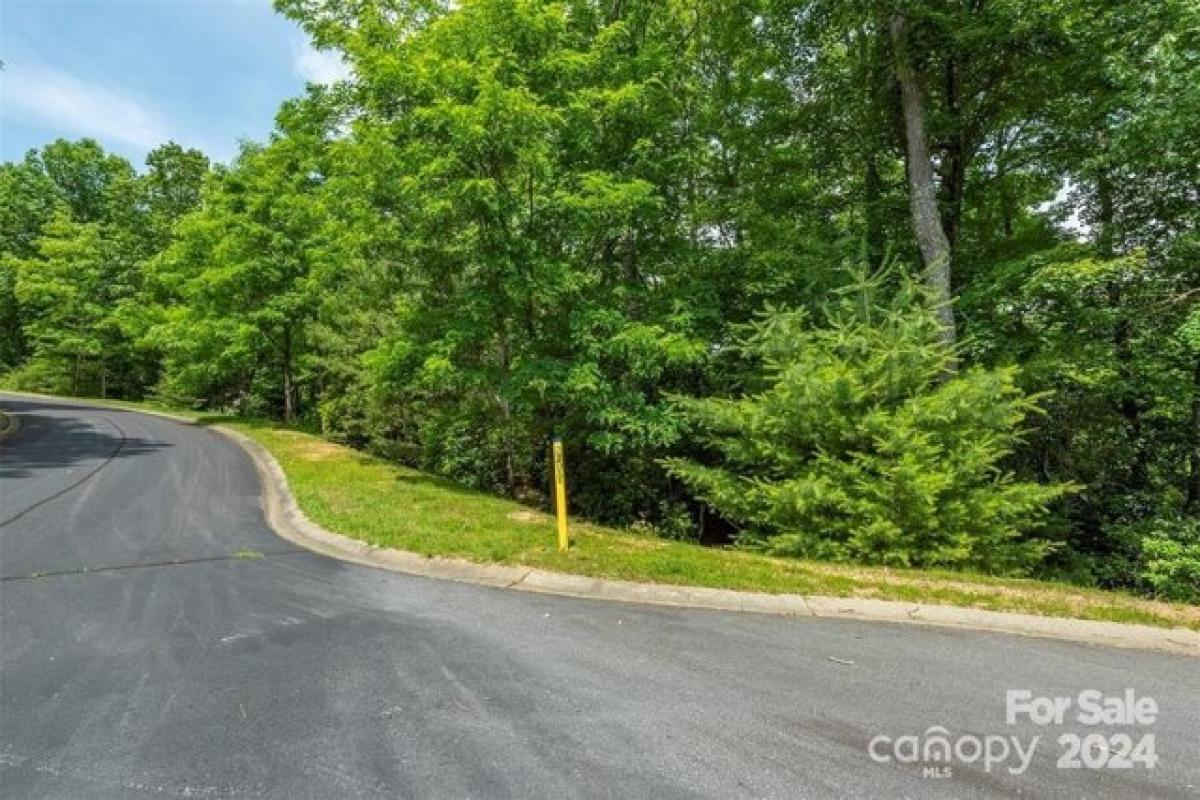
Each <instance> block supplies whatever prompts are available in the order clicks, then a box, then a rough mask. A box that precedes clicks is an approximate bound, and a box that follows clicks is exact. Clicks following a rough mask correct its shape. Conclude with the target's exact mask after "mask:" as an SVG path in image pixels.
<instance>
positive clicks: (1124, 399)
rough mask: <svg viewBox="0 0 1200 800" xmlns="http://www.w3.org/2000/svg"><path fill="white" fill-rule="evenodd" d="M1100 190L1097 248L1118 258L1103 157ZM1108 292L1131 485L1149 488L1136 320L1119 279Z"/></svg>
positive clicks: (1103, 145) (1102, 144)
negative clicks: (1127, 308)
mask: <svg viewBox="0 0 1200 800" xmlns="http://www.w3.org/2000/svg"><path fill="white" fill-rule="evenodd" d="M1096 141H1097V146H1098V148H1099V150H1100V152H1101V155H1104V153H1105V152H1106V151H1107V149H1108V136H1107V134H1106V132H1105V131H1103V130H1102V131H1099V132H1098V133H1097V135H1096ZM1096 194H1097V200H1098V202H1099V206H1100V208H1099V219H1098V220H1097V222H1098V223H1099V224H1098V226H1097V231H1096V249H1097V251H1098V252H1099V254H1100V257H1101V258H1102V259H1105V260H1109V259H1113V258H1116V255H1117V230H1116V206H1115V202H1114V198H1113V185H1112V178H1111V177H1110V175H1109V172H1108V166H1107V165H1106V164H1105V163H1103V161H1102V163H1101V166H1100V168H1099V171H1098V172H1097V174H1096ZM1107 293H1108V304H1109V306H1110V307H1111V308H1112V310H1113V312H1114V313H1115V314H1116V322H1115V323H1114V325H1113V339H1112V342H1113V354H1114V356H1115V357H1116V361H1117V365H1116V366H1117V378H1118V380H1120V382H1121V386H1120V391H1119V396H1118V398H1117V401H1116V406H1117V412H1118V413H1120V415H1121V417H1122V418H1123V419H1124V420H1125V430H1126V434H1127V436H1128V437H1129V443H1130V446H1131V447H1132V448H1133V456H1132V460H1131V462H1130V464H1129V480H1128V488H1129V489H1132V490H1140V489H1144V488H1146V486H1147V485H1148V484H1149V482H1150V466H1149V453H1147V451H1146V446H1145V442H1143V441H1142V410H1143V409H1142V401H1141V399H1140V398H1139V397H1138V392H1137V390H1136V389H1135V388H1134V387H1135V385H1136V376H1135V375H1134V363H1135V362H1134V353H1133V322H1132V321H1131V320H1130V317H1129V315H1128V314H1126V313H1125V312H1124V309H1123V308H1122V306H1123V305H1124V302H1125V296H1124V293H1123V292H1122V291H1121V284H1120V281H1119V280H1118V279H1114V280H1112V281H1111V282H1110V283H1109V284H1108V291H1107Z"/></svg>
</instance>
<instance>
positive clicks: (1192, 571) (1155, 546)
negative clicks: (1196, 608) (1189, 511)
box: [1139, 519, 1200, 603]
mask: <svg viewBox="0 0 1200 800" xmlns="http://www.w3.org/2000/svg"><path fill="white" fill-rule="evenodd" d="M1141 560H1142V569H1141V573H1140V576H1139V577H1140V578H1141V579H1142V581H1144V582H1145V583H1146V585H1147V586H1148V587H1149V588H1150V589H1151V591H1153V592H1154V594H1156V595H1158V596H1159V597H1162V598H1164V599H1167V600H1178V601H1181V602H1185V603H1195V602H1198V601H1200V521H1197V520H1196V519H1174V520H1160V521H1158V523H1157V524H1156V525H1155V526H1154V530H1152V531H1151V532H1150V535H1148V536H1146V537H1144V538H1143V539H1142V540H1141Z"/></svg>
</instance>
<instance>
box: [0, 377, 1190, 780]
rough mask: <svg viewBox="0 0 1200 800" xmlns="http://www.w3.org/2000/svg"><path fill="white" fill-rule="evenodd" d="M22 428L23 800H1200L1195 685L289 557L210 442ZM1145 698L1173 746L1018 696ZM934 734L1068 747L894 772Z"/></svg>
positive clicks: (5, 571) (15, 636)
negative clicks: (1098, 742)
mask: <svg viewBox="0 0 1200 800" xmlns="http://www.w3.org/2000/svg"><path fill="white" fill-rule="evenodd" d="M0 407H2V408H4V409H6V410H8V411H10V412H16V413H17V414H19V415H20V418H21V421H22V428H21V430H20V432H18V434H17V435H16V436H15V437H13V438H12V439H10V440H9V441H7V442H5V443H3V444H0V795H2V796H3V797H5V798H26V797H55V798H58V797H69V798H104V797H114V798H135V797H243V796H246V797H280V798H306V797H321V798H350V797H479V798H502V797H552V798H566V797H619V798H634V797H654V798H656V800H661V799H665V798H673V797H714V798H736V797H787V798H793V797H795V798H800V797H905V796H907V797H1016V796H1021V797H1113V798H1149V797H1200V661H1197V660H1196V659H1189V658H1186V657H1182V656H1171V655H1164V654H1155V653H1144V652H1127V651H1119V650H1111V649H1105V648H1100V647H1092V646H1085V645H1076V644H1068V643H1059V642H1050V641H1041V640H1033V639H1022V638H1018V637H1010V636H1003V635H991V634H984V633H969V632H959V631H947V630H938V629H932V628H919V627H913V626H895V625H880V624H870V623H861V622H850V621H842V622H839V621H836V620H821V619H786V618H776V617H770V616H756V615H738V614H731V613H722V612H709V611H700V610H696V611H689V610H672V609H661V608H649V607H637V606H628V605H619V604H606V603H601V602H590V601H581V600H573V599H567V598H557V597H548V596H541V595H532V594H526V593H521V592H512V591H504V590H499V589H491V588H484V587H475V586H468V585H462V584H455V583H448V582H441V581H434V580H428V579H422V578H415V577H410V576H404V575H397V574H392V573H387V572H382V571H377V570H373V569H369V568H365V567H359V566H353V565H347V564H343V563H340V562H337V561H334V560H331V559H328V558H324V557H321V556H317V555H314V554H311V553H307V552H302V551H297V550H296V549H295V548H294V547H292V546H291V545H289V544H288V543H286V542H284V541H283V540H281V539H278V538H277V537H275V536H274V535H273V534H272V533H271V531H270V529H269V528H268V527H267V526H266V524H265V523H264V521H263V517H262V513H261V511H260V508H259V504H258V502H259V501H258V480H257V478H256V475H255V472H254V469H253V467H252V466H251V463H250V461H249V460H248V459H247V458H246V457H245V456H244V455H243V453H242V452H241V451H240V450H239V449H238V448H237V447H236V446H235V445H233V444H231V443H229V442H228V441H226V440H225V439H224V438H222V437H220V436H219V435H217V434H216V433H214V432H212V431H208V430H205V429H203V428H198V427H189V426H185V425H180V424H177V423H174V422H171V421H167V420H163V419H159V418H154V417H149V416H145V415H141V414H136V413H132V412H122V411H112V410H100V409H95V408H88V407H85V406H82V405H76V404H68V403H52V402H44V401H31V400H27V399H19V398H16V397H13V396H7V397H4V396H0ZM239 552H240V555H239ZM251 552H253V553H257V554H261V557H246V556H247V555H248V554H250V553H251ZM1127 687H1131V688H1133V689H1135V690H1136V692H1137V694H1138V695H1139V696H1140V695H1145V696H1149V697H1152V698H1153V699H1154V700H1155V701H1156V703H1157V706H1158V711H1159V713H1158V715H1157V718H1156V721H1155V722H1154V723H1153V724H1152V725H1143V726H1125V727H1123V728H1122V727H1120V726H1116V727H1103V726H1101V727H1098V728H1097V727H1089V726H1084V725H1082V724H1078V723H1076V722H1074V721H1073V716H1072V715H1073V714H1074V709H1072V711H1071V712H1068V715H1067V718H1066V720H1065V722H1064V724H1063V725H1061V726H1059V725H1054V724H1050V725H1047V726H1044V727H1039V726H1036V725H1033V724H1032V723H1030V722H1028V721H1024V720H1022V721H1021V722H1020V723H1018V724H1012V725H1010V724H1007V723H1006V720H1005V691H1006V690H1008V689H1013V690H1021V689H1027V690H1030V691H1032V692H1033V693H1034V694H1037V695H1048V696H1068V697H1076V696H1077V695H1078V694H1079V692H1080V691H1082V690H1085V689H1096V690H1099V691H1101V692H1104V693H1105V694H1106V695H1117V694H1121V693H1123V692H1124V690H1125V689H1126V688H1127ZM931 726H941V727H943V728H945V729H946V730H947V731H948V732H949V734H950V738H951V741H952V742H961V741H962V739H961V737H963V736H976V737H980V739H981V740H983V738H984V737H987V736H997V737H999V736H1007V737H1011V736H1017V737H1018V738H1019V740H1020V741H1021V742H1022V747H1026V748H1027V747H1028V746H1029V743H1030V742H1031V739H1032V737H1033V736H1035V735H1036V736H1040V737H1041V738H1040V740H1039V741H1038V743H1037V744H1036V745H1035V750H1034V754H1033V757H1032V762H1031V764H1030V766H1029V767H1028V769H1027V770H1026V771H1025V772H1023V773H1022V774H1019V775H1015V774H1012V773H1011V772H1010V771H1009V768H1010V767H1011V768H1015V767H1016V766H1017V764H1018V759H1017V757H1016V756H1015V755H1014V756H1012V757H1010V758H1009V759H1007V760H1006V761H1005V763H1003V764H998V765H992V768H991V770H990V771H988V770H986V769H985V768H984V765H983V763H982V762H981V761H972V762H971V763H966V761H967V758H966V757H967V756H971V755H973V754H974V748H973V747H971V746H967V747H964V748H963V759H961V760H958V761H955V762H954V763H951V764H950V772H951V775H950V776H949V777H941V778H938V777H923V776H922V765H921V764H914V763H898V762H897V761H895V760H894V759H893V760H892V761H891V762H888V763H878V762H876V761H875V760H873V759H872V758H871V756H870V755H869V754H868V745H869V743H870V742H871V741H872V739H873V738H874V737H876V736H881V735H882V736H889V737H892V739H895V738H897V737H902V736H905V735H908V734H924V733H925V732H926V731H927V729H929V728H930V727H931ZM1120 731H1124V732H1126V733H1129V734H1134V737H1133V738H1134V740H1135V741H1136V740H1140V738H1141V736H1142V735H1144V734H1147V733H1150V734H1152V735H1153V736H1154V741H1155V746H1156V751H1157V756H1158V764H1157V766H1156V767H1154V768H1153V769H1147V768H1145V767H1144V766H1135V767H1134V768H1132V769H1113V768H1097V769H1089V768H1080V769H1060V768H1058V767H1057V765H1056V762H1057V760H1058V758H1059V756H1060V755H1061V754H1062V753H1063V752H1065V749H1064V748H1065V745H1060V744H1059V743H1058V741H1057V739H1058V737H1059V736H1060V735H1062V734H1064V733H1068V734H1070V733H1075V734H1078V735H1085V734H1092V733H1097V732H1100V733H1103V734H1106V735H1107V734H1112V733H1117V732H1120ZM985 741H986V740H985ZM889 746H890V745H889V744H887V743H882V744H880V743H877V745H876V748H877V749H876V752H877V753H881V754H883V755H886V754H888V752H889V750H888V748H889ZM1114 749H1116V750H1120V749H1121V744H1120V742H1117V743H1116V747H1115V748H1114ZM891 752H894V751H891ZM1108 758H1110V755H1109V754H1108V752H1107V751H1096V752H1095V754H1094V755H1093V760H1095V759H1108ZM934 765H935V766H936V764H934Z"/></svg>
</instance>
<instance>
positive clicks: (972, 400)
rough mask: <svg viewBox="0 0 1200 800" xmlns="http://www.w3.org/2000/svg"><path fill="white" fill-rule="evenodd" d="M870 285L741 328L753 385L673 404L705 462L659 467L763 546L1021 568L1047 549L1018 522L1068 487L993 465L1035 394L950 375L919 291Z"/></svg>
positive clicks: (1034, 520) (1030, 519) (843, 556)
mask: <svg viewBox="0 0 1200 800" xmlns="http://www.w3.org/2000/svg"><path fill="white" fill-rule="evenodd" d="M880 294H881V289H880V281H879V280H878V279H876V280H872V281H868V280H859V281H857V282H856V284H855V285H854V286H853V287H851V288H850V289H848V290H846V291H845V292H844V293H843V294H841V295H840V296H839V297H838V298H837V300H836V301H835V302H834V303H833V304H832V305H831V306H830V307H828V308H826V309H824V310H823V312H822V313H821V314H820V315H819V321H820V324H816V323H814V320H813V319H812V318H810V316H809V315H807V314H805V313H802V312H799V311H782V312H768V313H767V314H766V315H765V316H764V317H763V318H762V319H761V320H760V321H759V322H757V323H755V324H753V325H752V326H750V328H749V330H748V335H747V336H746V337H745V338H744V340H743V341H742V344H741V345H740V350H741V351H742V353H743V354H744V355H746V356H747V357H748V358H749V359H750V361H751V363H753V364H756V365H757V370H756V373H757V375H758V376H759V377H758V378H757V379H756V380H755V381H754V382H753V384H752V389H753V391H752V393H750V394H748V395H746V396H744V397H742V398H741V399H734V400H731V399H687V398H681V399H679V400H677V407H678V408H679V410H680V411H681V412H682V413H683V415H684V416H685V418H686V419H687V420H688V421H689V423H690V424H691V425H693V426H694V427H695V428H697V429H699V431H700V433H701V436H702V438H703V439H704V441H706V443H707V444H708V445H710V446H711V448H712V450H713V452H714V453H715V455H716V458H715V459H714V460H713V461H712V462H711V463H708V464H702V463H698V462H696V461H693V460H686V459H678V458H676V459H667V460H665V461H664V464H665V466H666V467H667V469H668V470H669V471H670V472H671V473H672V474H674V475H675V476H676V477H678V478H679V479H680V480H682V481H683V482H684V483H685V484H686V485H688V486H689V487H690V488H691V489H692V490H693V491H694V493H695V494H696V495H697V496H698V497H699V498H700V499H702V500H703V501H705V502H707V503H709V504H710V505H711V506H712V507H714V508H715V509H716V510H717V511H719V512H720V513H721V514H722V515H724V516H725V517H727V518H729V519H732V520H734V521H735V522H738V523H740V524H741V525H743V526H744V528H743V530H742V532H741V534H740V541H741V542H743V543H747V544H750V545H752V546H756V547H760V548H762V549H765V550H767V551H769V552H771V553H774V554H783V555H795V556H804V557H818V558H832V559H838V560H856V561H862V562H867V563H875V564H888V565H896V566H914V567H918V566H919V567H957V568H971V569H976V570H982V571H989V572H1004V573H1012V574H1018V573H1022V572H1026V571H1028V569H1029V568H1030V567H1031V566H1033V565H1034V564H1036V563H1037V562H1038V561H1039V560H1040V559H1041V558H1042V556H1043V555H1044V554H1045V553H1046V551H1047V550H1048V548H1049V546H1050V545H1049V544H1048V543H1047V542H1045V541H1040V540H1038V539H1036V538H1033V537H1031V536H1029V535H1028V534H1029V532H1030V531H1032V530H1034V529H1035V528H1036V527H1037V526H1038V523H1039V521H1040V519H1041V518H1042V516H1043V513H1044V510H1045V507H1046V505H1047V504H1048V503H1049V502H1051V501H1052V500H1054V499H1056V498H1058V497H1060V496H1061V495H1062V494H1063V493H1064V492H1065V491H1067V490H1068V488H1069V487H1068V486H1065V485H1062V484H1058V485H1048V486H1042V485H1037V484H1033V483H1024V482H1019V481H1017V480H1015V478H1014V477H1013V476H1012V475H1011V474H1009V473H1008V472H1006V471H1005V470H1003V469H1002V468H1001V466H1000V464H1001V462H1002V461H1003V459H1004V458H1005V457H1006V456H1007V455H1008V454H1009V453H1010V452H1011V451H1012V449H1013V447H1014V446H1015V445H1016V444H1017V443H1018V441H1019V429H1020V426H1021V424H1022V422H1023V420H1024V419H1025V418H1026V416H1027V415H1029V414H1031V413H1033V412H1035V411H1036V410H1037V407H1036V403H1035V398H1031V397H1027V396H1025V395H1023V394H1022V392H1021V391H1020V390H1019V389H1018V388H1017V386H1016V384H1015V380H1014V378H1015V372H1014V370H1012V369H995V370H985V369H980V368H972V369H969V370H966V371H963V372H960V373H958V374H956V375H953V376H951V374H950V372H949V368H950V364H951V354H950V353H949V352H947V350H946V349H945V348H944V347H943V346H942V345H941V344H939V341H938V328H937V322H936V320H935V318H934V317H933V315H932V314H931V313H929V311H928V310H927V305H926V304H925V303H924V302H923V296H922V294H921V292H920V290H919V289H918V288H917V287H915V286H914V285H913V284H912V283H911V282H909V281H904V282H903V283H902V285H901V286H900V288H899V290H898V291H895V292H893V293H892V296H891V299H890V300H889V301H887V302H884V303H880V302H879V301H878V299H877V298H878V297H879V295H880Z"/></svg>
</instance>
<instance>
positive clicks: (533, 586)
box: [212, 425, 1200, 656]
mask: <svg viewBox="0 0 1200 800" xmlns="http://www.w3.org/2000/svg"><path fill="white" fill-rule="evenodd" d="M212 428H213V430H216V431H218V432H219V433H221V434H222V435H224V436H226V437H228V438H229V439H231V440H232V441H234V442H236V443H237V444H238V445H239V446H240V447H241V448H242V449H243V450H245V451H246V453H248V454H249V455H250V458H251V460H252V461H253V462H254V466H255V469H256V470H257V471H258V474H259V476H260V478H261V480H262V486H263V507H264V510H265V512H266V517H267V521H268V523H269V524H270V525H271V528H272V529H274V530H275V532H276V533H278V534H279V535H280V536H281V537H283V538H284V539H286V540H288V541H290V542H292V543H293V544H296V545H299V546H300V547H304V548H306V549H308V550H313V551H315V552H317V553H321V554H322V555H326V556H330V557H332V558H337V559H341V560H343V561H351V562H353V563H356V564H363V565H366V566H370V567H378V568H380V569H387V570H392V571H394V572H404V573H408V574H411V575H421V576H424V577H429V578H440V579H445V580H452V581H460V582H463V583H474V584H481V585H484V586H496V587H502V588H505V589H519V590H521V591H526V592H540V593H544V594H555V595H565V596H568V597H580V598H587V599H593V600H609V601H618V602H623V603H640V604H649V605H662V606H676V607H686V608H705V609H714V610H721V611H742V612H752V613H759V614H778V615H785V616H797V617H820V618H825V619H854V620H864V621H872V622H899V623H905V624H917V625H935V626H939V627H946V628H960V629H967V630H980V631H990V632H995V633H1009V634H1018V635H1022V636H1035V637H1041V638H1048V639H1062V640H1066V641H1072V642H1083V643H1087V644H1101V645H1109V646H1112V647H1123V648H1133V649H1140V650H1158V651H1162V652H1167V653H1177V654H1180V655H1190V656H1200V631H1193V630H1188V629H1186V628H1174V629H1168V628H1156V627H1153V626H1149V625H1129V624H1124V623H1119V622H1103V621H1092V620H1077V619H1060V618H1056V617H1040V616H1036V615H1033V614H1015V613H1009V612H1001V611H986V610H983V609H975V608H959V607H957V606H941V605H921V604H913V603H903V602H897V601H893V600H872V599H867V598H856V597H822V596H810V595H794V594H792V595H789V594H764V593H760V592H740V591H732V590H728V589H712V588H707V587H699V586H671V585H668V584H655V583H634V582H631V581H620V580H611V579H607V578H590V577H586V576H582V575H571V574H567V573H561V572H549V571H546V570H541V569H535V568H531V567H516V566H508V565H503V564H478V563H475V562H473V561H467V560H464V559H456V558H441V557H427V556H423V555H420V554H419V553H411V552H406V551H403V550H392V549H388V548H379V547H375V546H373V545H369V544H367V543H365V542H360V541H358V540H357V539H351V538H349V537H346V536H342V535H340V534H336V533H332V532H330V531H327V530H325V529H324V528H322V527H321V526H320V525H317V524H316V523H314V522H312V521H311V520H310V519H308V517H306V516H305V515H304V512H303V511H301V510H300V507H299V505H298V504H297V503H296V499H295V497H294V496H293V495H292V493H291V490H290V489H289V488H288V484H287V477H286V476H285V475H284V472H283V469H282V468H281V467H280V466H279V462H278V461H276V460H275V457H274V456H272V455H271V453H270V452H269V451H268V450H267V449H266V448H265V447H263V446H262V445H261V444H259V443H258V442H256V441H254V440H253V439H251V438H249V437H248V436H246V435H245V434H243V433H240V432H238V431H235V430H232V429H230V428H225V427H222V426H220V425H214V426H212Z"/></svg>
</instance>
